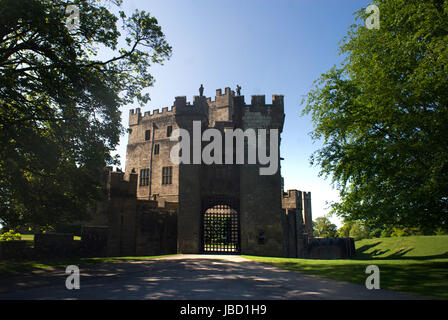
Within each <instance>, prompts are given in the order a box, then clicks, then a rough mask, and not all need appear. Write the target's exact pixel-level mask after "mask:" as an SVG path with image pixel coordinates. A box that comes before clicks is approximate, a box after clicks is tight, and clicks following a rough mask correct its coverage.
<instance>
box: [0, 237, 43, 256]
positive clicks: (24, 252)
mask: <svg viewBox="0 0 448 320" xmlns="http://www.w3.org/2000/svg"><path fill="white" fill-rule="evenodd" d="M34 256H35V254H34V249H33V247H32V242H31V241H25V240H13V241H0V259H13V260H21V259H32V258H33V257H34Z"/></svg>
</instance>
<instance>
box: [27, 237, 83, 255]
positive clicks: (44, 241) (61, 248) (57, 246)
mask: <svg viewBox="0 0 448 320" xmlns="http://www.w3.org/2000/svg"><path fill="white" fill-rule="evenodd" d="M79 245H80V243H79V241H75V240H74V239H73V234H70V233H40V234H35V235H34V250H35V251H36V254H37V255H38V256H41V257H48V258H53V257H55V258H56V257H67V256H73V255H79V253H80V252H79V249H80V248H79Z"/></svg>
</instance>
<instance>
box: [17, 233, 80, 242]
mask: <svg viewBox="0 0 448 320" xmlns="http://www.w3.org/2000/svg"><path fill="white" fill-rule="evenodd" d="M21 237H22V240H27V241H34V234H22V235H21ZM73 239H74V240H81V237H79V236H74V237H73Z"/></svg>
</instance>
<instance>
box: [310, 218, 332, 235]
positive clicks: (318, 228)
mask: <svg viewBox="0 0 448 320" xmlns="http://www.w3.org/2000/svg"><path fill="white" fill-rule="evenodd" d="M336 233H337V226H336V225H335V224H333V223H331V221H330V219H328V218H327V217H318V218H316V220H315V221H313V235H314V236H315V237H322V238H324V237H335V236H336Z"/></svg>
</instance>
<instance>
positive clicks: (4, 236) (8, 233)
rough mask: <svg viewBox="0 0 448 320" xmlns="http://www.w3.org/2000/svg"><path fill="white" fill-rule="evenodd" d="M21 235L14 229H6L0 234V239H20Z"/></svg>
mask: <svg viewBox="0 0 448 320" xmlns="http://www.w3.org/2000/svg"><path fill="white" fill-rule="evenodd" d="M21 239H22V236H21V235H20V233H18V232H15V231H14V230H9V231H6V232H4V233H2V234H0V241H13V240H21Z"/></svg>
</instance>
